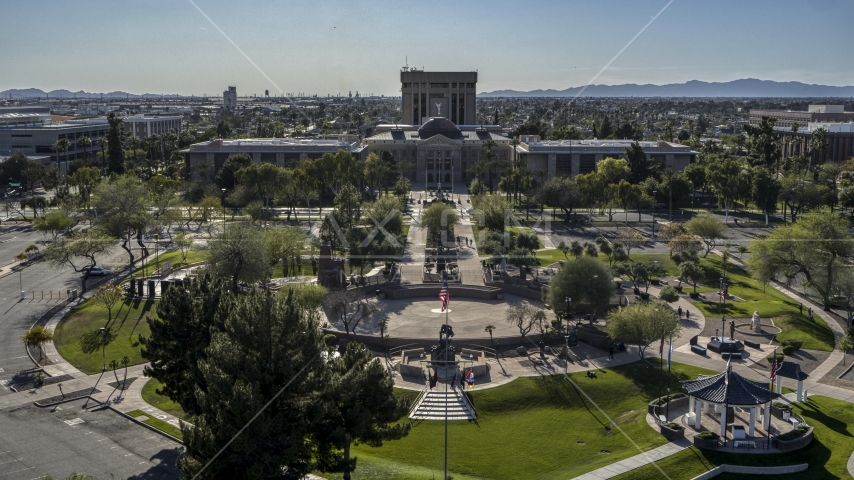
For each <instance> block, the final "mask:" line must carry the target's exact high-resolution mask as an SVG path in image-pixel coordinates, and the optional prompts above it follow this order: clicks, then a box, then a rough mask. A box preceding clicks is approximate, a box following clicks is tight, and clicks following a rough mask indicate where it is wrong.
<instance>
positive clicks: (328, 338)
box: [323, 333, 338, 347]
mask: <svg viewBox="0 0 854 480" xmlns="http://www.w3.org/2000/svg"><path fill="white" fill-rule="evenodd" d="M323 344H324V345H326V346H327V347H334V346H335V345H337V344H338V337H336V336H335V335H333V334H331V333H327V334H326V335H324V336H323Z"/></svg>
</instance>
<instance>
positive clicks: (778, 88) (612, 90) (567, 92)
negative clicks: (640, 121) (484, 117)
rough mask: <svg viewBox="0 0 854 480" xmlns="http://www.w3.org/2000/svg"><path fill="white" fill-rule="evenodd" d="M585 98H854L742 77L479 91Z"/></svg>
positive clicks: (849, 90)
mask: <svg viewBox="0 0 854 480" xmlns="http://www.w3.org/2000/svg"><path fill="white" fill-rule="evenodd" d="M582 91H583V93H581V96H584V97H801V98H809V97H837V98H841V97H854V86H841V87H837V86H832V85H818V84H808V83H803V82H795V81H790V82H777V81H774V80H760V79H756V78H742V79H739V80H731V81H729V82H705V81H702V80H689V81H687V82H685V83H668V84H664V85H655V84H650V83H646V84H636V83H626V84H621V85H589V86H588V87H587V88H585V87H583V86H581V87H570V88H567V89H564V90H555V89H546V90H543V89H537V90H529V91H519V90H512V89H505V90H495V91H492V92H481V93H478V95H480V96H483V97H574V96H576V95H578V94H579V93H580V92H582Z"/></svg>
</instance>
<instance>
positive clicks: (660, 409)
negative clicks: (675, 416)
mask: <svg viewBox="0 0 854 480" xmlns="http://www.w3.org/2000/svg"><path fill="white" fill-rule="evenodd" d="M674 395H681V396H680V397H677V398H674V399H672V400H670V401H669V402H667V403H662V404H661V405H656V404H655V402H657V401H658V400H659V399H658V398H656V399H654V400H653V401H651V402H649V403H648V404H647V406H646V412H647V413H648V414H650V415H652V416H653V417H655V418H658V415H664V413H665V412H667V405H668V404H669V405H670V411H671V412H674V411H676V410H677V409H678V408H681V407H687V406H688V398H689V397H688V396H687V395H684V394H674ZM662 398H664V397H662Z"/></svg>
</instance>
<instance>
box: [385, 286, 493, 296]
mask: <svg viewBox="0 0 854 480" xmlns="http://www.w3.org/2000/svg"><path fill="white" fill-rule="evenodd" d="M441 289H442V286H441V285H438V284H437V285H395V286H391V287H385V288H381V290H382V292H383V293H385V296H386V298H388V299H389V300H399V299H402V298H417V297H437V296H438V295H439V291H440V290H441ZM448 291H449V292H450V293H451V298H452V299H453V298H454V297H461V298H476V299H478V300H496V299H497V297H498V294H500V293H501V290H500V289H498V288H494V287H490V286H486V287H481V286H479V285H449V286H448Z"/></svg>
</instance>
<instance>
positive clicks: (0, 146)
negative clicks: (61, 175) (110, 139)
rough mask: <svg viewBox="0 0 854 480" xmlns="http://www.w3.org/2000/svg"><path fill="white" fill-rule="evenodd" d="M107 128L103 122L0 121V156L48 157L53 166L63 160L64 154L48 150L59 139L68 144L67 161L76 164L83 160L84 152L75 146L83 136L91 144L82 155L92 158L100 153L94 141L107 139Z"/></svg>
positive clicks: (99, 119)
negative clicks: (90, 141) (4, 122)
mask: <svg viewBox="0 0 854 480" xmlns="http://www.w3.org/2000/svg"><path fill="white" fill-rule="evenodd" d="M109 127H110V124H109V122H107V120H106V119H105V118H94V119H89V120H64V121H59V122H50V121H44V122H39V123H31V124H17V125H15V124H3V123H2V120H0V155H2V156H9V155H11V154H12V153H14V152H16V151H18V150H20V151H22V152H24V154H26V155H27V156H50V157H51V158H52V160H53V161H54V162H56V161H57V159H58V158H60V157H61V158H62V159H63V160H65V152H55V151H54V150H53V148H52V147H53V144H54V143H56V142H57V141H58V140H59V139H61V138H65V139H67V140H68V141H69V142H70V143H71V146H70V147H68V160H69V161H71V160H76V159H78V158H83V150H84V149H83V147H82V146H78V145H77V144H76V142H77V140H78V139H79V138H80V137H83V136H86V137H89V139H90V140H92V144H91V145H90V146H88V147H86V153H87V154H88V156H89V157H92V156H94V155H95V153H96V152H98V151H100V148H99V147H98V142H97V140H98V139H99V138H106V137H107V129H109ZM63 165H64V164H63Z"/></svg>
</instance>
